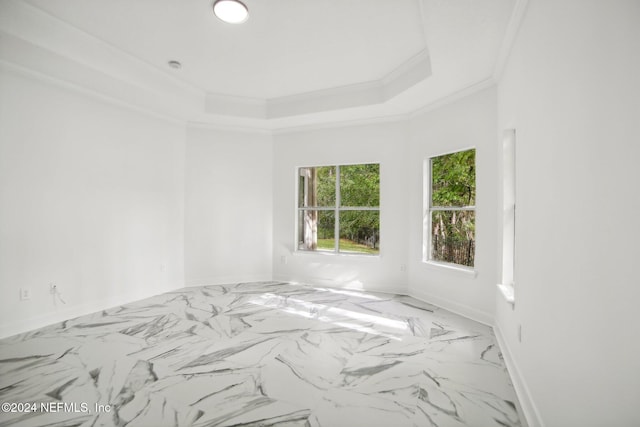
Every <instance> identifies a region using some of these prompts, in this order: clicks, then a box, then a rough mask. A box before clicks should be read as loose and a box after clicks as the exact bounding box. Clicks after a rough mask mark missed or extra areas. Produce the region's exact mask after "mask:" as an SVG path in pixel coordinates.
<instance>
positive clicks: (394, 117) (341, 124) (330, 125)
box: [271, 114, 408, 135]
mask: <svg viewBox="0 0 640 427" xmlns="http://www.w3.org/2000/svg"><path fill="white" fill-rule="evenodd" d="M407 119H408V116H407V115H406V114H389V115H385V116H375V117H367V118H362V119H346V120H332V121H326V122H322V123H314V124H307V125H300V126H286V127H280V128H275V129H272V130H271V133H272V134H273V135H285V134H289V133H298V132H307V131H315V130H323V129H336V128H345V127H355V126H366V125H373V124H380V123H398V122H402V121H406V120H407Z"/></svg>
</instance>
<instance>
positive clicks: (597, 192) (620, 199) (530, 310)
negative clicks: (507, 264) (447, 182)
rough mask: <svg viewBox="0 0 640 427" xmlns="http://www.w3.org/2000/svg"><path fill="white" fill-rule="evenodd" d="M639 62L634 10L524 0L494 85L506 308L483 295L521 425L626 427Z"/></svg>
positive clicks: (623, 5)
mask: <svg viewBox="0 0 640 427" xmlns="http://www.w3.org/2000/svg"><path fill="white" fill-rule="evenodd" d="M639 52H640V2H637V1H610V2H603V1H598V0H591V1H585V0H573V1H571V0H565V1H562V2H553V1H531V2H529V6H528V10H527V12H526V16H525V19H524V23H523V25H522V27H521V29H520V33H519V36H518V39H517V40H516V43H515V45H514V47H513V50H512V52H511V56H510V58H509V60H508V63H507V68H506V69H505V72H504V75H503V77H502V79H501V81H500V85H499V98H498V106H499V128H500V129H507V128H515V129H516V156H517V159H516V194H517V196H516V197H517V211H516V215H517V217H516V227H517V228H516V240H517V242H516V268H515V291H516V304H515V309H514V310H512V309H511V307H510V306H509V305H508V304H506V302H505V301H504V300H503V299H502V297H501V296H500V295H496V298H497V318H496V324H497V331H498V332H499V333H500V335H501V337H502V338H503V339H504V344H505V345H504V346H503V352H505V351H506V354H507V356H508V357H509V358H510V360H511V361H512V369H511V373H512V375H513V377H514V380H515V381H516V386H518V387H519V388H520V392H521V400H522V403H523V406H525V410H527V411H528V413H529V415H530V421H531V425H532V426H537V425H546V426H548V427H550V426H558V427H573V426H581V427H587V426H605V425H607V426H637V425H640V411H638V402H639V401H640V327H639V321H638V309H637V307H638V303H639V301H640V286H639V281H638V279H637V277H636V271H635V270H636V265H637V263H638V256H639V255H640V251H639V250H638V242H640V228H639V227H638V212H639V210H640V191H639V190H638V183H640V168H639V167H638V159H639V158H640V144H639V143H638V140H639V137H638V121H639V119H640V80H639V79H638V76H640V54H639ZM496 212H498V211H496ZM519 324H521V325H522V342H518V339H517V333H516V331H517V326H518V325H519ZM527 391H528V393H527Z"/></svg>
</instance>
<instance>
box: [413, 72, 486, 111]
mask: <svg viewBox="0 0 640 427" xmlns="http://www.w3.org/2000/svg"><path fill="white" fill-rule="evenodd" d="M495 85H496V80H495V79H494V78H493V76H489V77H487V78H486V79H483V80H480V81H478V82H476V83H473V84H471V85H469V86H467V87H465V88H463V89H460V90H458V91H456V92H454V93H452V94H450V95H447V96H445V97H443V98H439V99H437V100H436V101H434V102H431V103H429V104H427V105H424V106H422V107H420V108H418V109H416V110H414V111H412V112H410V113H409V114H407V119H413V118H416V117H418V116H420V115H422V114H425V113H428V112H430V111H433V110H437V109H439V108H442V107H444V106H445V105H448V104H452V103H454V102H456V101H459V100H461V99H463V98H466V97H467V96H469V95H473V94H474V93H476V92H480V91H481V90H484V89H488V88H490V87H492V86H495Z"/></svg>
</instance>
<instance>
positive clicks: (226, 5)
mask: <svg viewBox="0 0 640 427" xmlns="http://www.w3.org/2000/svg"><path fill="white" fill-rule="evenodd" d="M213 13H215V14H216V16H217V17H218V18H220V19H221V20H223V21H224V22H227V23H229V24H242V23H243V22H244V21H246V20H247V19H249V9H247V6H245V5H244V3H242V2H240V1H238V0H216V2H215V3H213Z"/></svg>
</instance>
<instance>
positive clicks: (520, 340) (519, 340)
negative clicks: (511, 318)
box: [518, 325, 522, 342]
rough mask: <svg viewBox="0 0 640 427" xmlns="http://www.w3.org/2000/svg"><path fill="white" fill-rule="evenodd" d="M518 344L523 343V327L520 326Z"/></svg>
mask: <svg viewBox="0 0 640 427" xmlns="http://www.w3.org/2000/svg"><path fill="white" fill-rule="evenodd" d="M518 342H522V325H518Z"/></svg>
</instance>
